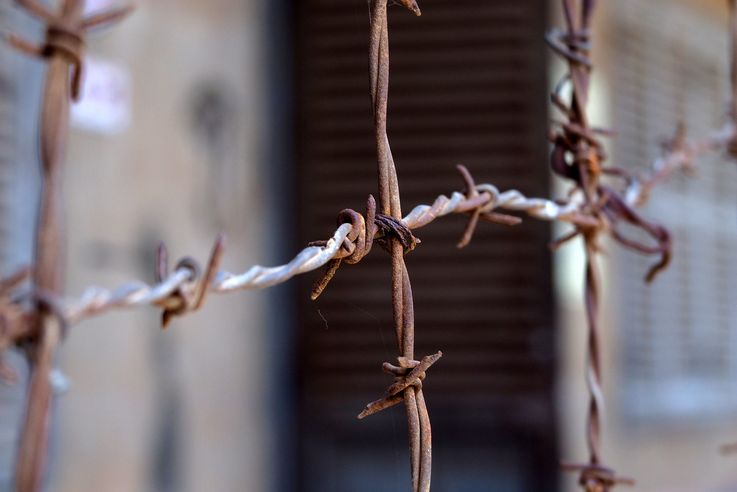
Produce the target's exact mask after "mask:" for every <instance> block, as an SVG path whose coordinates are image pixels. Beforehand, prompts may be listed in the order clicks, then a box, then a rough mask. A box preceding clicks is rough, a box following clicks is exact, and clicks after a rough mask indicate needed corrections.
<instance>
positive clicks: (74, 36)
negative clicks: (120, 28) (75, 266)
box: [6, 0, 130, 492]
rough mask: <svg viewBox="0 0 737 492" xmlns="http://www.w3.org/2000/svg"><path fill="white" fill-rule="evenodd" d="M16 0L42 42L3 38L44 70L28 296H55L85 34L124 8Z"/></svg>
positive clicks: (41, 327)
mask: <svg viewBox="0 0 737 492" xmlns="http://www.w3.org/2000/svg"><path fill="white" fill-rule="evenodd" d="M16 1H17V3H18V4H19V5H20V6H22V7H24V8H25V9H26V10H27V11H28V12H29V13H30V14H32V15H34V16H35V17H37V18H38V19H40V20H41V21H42V22H44V23H45V24H46V36H45V40H44V42H43V44H41V45H36V44H34V43H31V42H28V41H26V40H24V39H23V38H21V37H19V36H16V35H12V34H11V35H8V36H7V37H6V39H7V41H8V43H9V44H10V45H12V46H14V47H15V48H17V49H18V50H19V51H21V52H23V53H26V54H30V55H33V56H37V57H39V58H42V59H43V60H45V61H46V63H47V65H48V69H47V72H46V85H45V87H44V97H43V106H42V113H41V122H40V135H39V140H40V147H41V152H40V157H41V169H42V180H43V181H42V193H41V203H40V206H39V218H38V223H37V226H36V254H35V259H34V262H35V265H34V289H36V290H37V291H40V292H43V293H48V294H54V293H58V292H59V291H60V290H61V285H62V267H61V264H62V261H61V251H62V248H61V246H62V244H63V228H62V217H61V203H60V202H61V197H60V195H61V180H62V176H63V163H64V154H65V152H64V151H65V145H66V142H67V136H68V132H69V103H70V99H77V98H79V95H80V88H81V81H82V69H83V57H84V35H85V32H86V31H87V30H88V29H90V28H93V27H97V26H102V25H106V24H110V23H112V22H114V21H116V20H118V19H120V18H122V17H124V16H125V14H127V13H128V12H130V8H125V9H119V10H113V11H109V12H104V13H102V14H99V15H95V16H93V17H88V18H85V17H84V16H83V10H84V0H64V1H63V2H61V5H60V7H59V10H58V11H56V12H55V11H52V10H49V9H48V8H47V7H46V6H45V5H43V4H41V3H39V2H37V1H36V0H16ZM38 299H40V297H38ZM48 306H49V305H48V304H47V303H44V302H40V301H39V302H37V303H36V312H37V316H36V323H35V327H34V329H35V331H36V335H35V336H36V337H37V341H36V342H35V343H34V344H33V345H31V346H30V347H29V348H28V353H29V360H30V362H31V371H32V372H31V380H30V385H29V391H28V399H27V404H26V413H25V421H24V423H23V431H22V433H21V443H20V447H19V450H18V458H17V463H16V488H17V490H19V491H22V492H34V491H37V490H40V488H41V486H42V483H41V482H42V477H43V470H44V468H45V461H46V455H47V448H48V429H49V425H50V422H49V411H50V405H51V398H52V394H51V387H50V382H49V375H50V374H51V371H52V369H53V359H54V353H55V351H56V347H57V345H58V343H59V340H60V338H61V336H62V331H63V328H64V323H62V322H60V317H59V316H58V315H56V314H55V313H54V312H51V311H50V310H49V307H48Z"/></svg>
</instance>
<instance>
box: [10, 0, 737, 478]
mask: <svg viewBox="0 0 737 492" xmlns="http://www.w3.org/2000/svg"><path fill="white" fill-rule="evenodd" d="M16 1H17V3H19V4H20V5H21V6H23V7H25V8H26V10H28V11H29V12H30V13H32V14H33V15H35V16H36V17H38V18H39V19H41V20H43V21H44V22H45V23H46V24H47V31H46V38H45V41H44V42H43V44H41V45H40V46H36V45H34V44H33V43H29V42H27V41H25V40H23V39H22V38H19V37H17V36H15V35H5V39H6V40H7V42H8V43H9V44H11V45H12V46H14V47H16V48H17V49H19V50H20V51H22V52H24V53H26V54H31V55H34V56H37V57H40V58H43V59H45V60H47V61H48V63H49V71H48V74H47V84H46V88H45V91H44V106H43V114H42V120H41V149H42V152H41V154H42V165H43V169H44V193H43V195H42V205H41V211H42V212H41V219H40V221H39V225H38V231H37V235H38V238H37V253H36V264H35V265H34V271H33V276H34V282H33V286H32V292H31V294H30V296H29V295H22V292H21V290H22V289H21V284H22V283H23V282H25V280H26V279H27V278H28V277H29V276H30V275H31V273H30V270H24V271H22V272H18V273H17V274H14V275H12V276H10V277H8V278H7V279H6V280H4V281H2V282H0V355H2V350H3V349H5V348H7V347H9V346H11V345H13V344H18V343H19V342H22V341H25V340H32V341H33V343H32V344H29V345H28V349H29V354H30V356H31V360H32V361H34V372H33V374H34V375H33V378H32V383H31V389H30V391H29V405H28V412H27V418H26V422H25V424H24V431H23V437H22V444H21V448H20V451H19V458H18V468H17V476H18V487H19V490H23V491H29V492H30V491H35V490H38V488H39V486H40V477H41V472H42V470H43V466H44V465H43V462H44V459H45V455H46V439H47V432H48V430H47V428H48V425H47V420H48V408H49V402H50V398H51V397H50V392H49V388H48V375H49V373H50V372H51V361H52V358H53V354H54V352H55V348H56V345H57V344H58V341H59V340H60V338H61V337H62V335H63V329H64V327H66V326H69V325H73V324H75V323H78V322H80V321H82V320H83V319H86V318H88V317H91V316H95V315H99V314H102V313H105V312H107V311H110V310H112V309H117V308H125V307H134V306H142V305H151V306H155V307H158V308H160V309H162V310H163V313H162V325H164V326H166V325H167V324H168V323H169V322H170V321H171V319H173V318H174V317H176V316H183V315H186V314H187V313H191V312H193V311H196V310H198V309H200V308H201V307H202V306H203V305H204V303H205V301H206V298H207V296H208V295H209V294H216V293H226V292H232V291H236V290H245V289H262V288H267V287H271V286H273V285H277V284H279V283H282V282H285V281H287V280H289V279H290V278H292V277H293V276H295V275H299V274H302V273H306V272H310V271H314V270H317V269H319V268H321V267H326V270H325V272H324V274H323V275H322V276H321V278H320V279H319V280H318V281H317V283H316V286H315V289H314V290H313V292H312V298H313V299H315V298H317V297H318V296H319V295H320V294H321V293H322V292H323V290H324V289H325V288H326V287H327V286H328V284H329V282H330V280H331V279H332V278H333V276H334V275H335V274H336V273H337V272H338V270H339V268H340V266H341V265H342V263H346V264H355V263H358V262H359V261H361V260H362V259H363V258H364V257H365V256H366V255H367V254H369V252H370V251H371V249H372V245H373V243H374V241H376V242H377V243H378V244H379V245H381V246H382V247H383V248H384V249H386V250H387V251H388V252H389V253H390V255H391V258H392V304H393V312H394V327H395V331H396V336H397V344H398V348H399V353H400V355H399V356H398V358H397V364H391V363H388V362H385V363H384V364H383V366H382V367H383V370H384V372H386V373H388V374H390V375H392V376H393V377H394V378H395V381H394V383H393V384H392V385H391V386H390V387H389V388H388V390H387V391H386V395H385V396H384V397H383V398H381V399H379V400H376V401H374V402H371V403H369V404H368V405H367V406H366V408H365V409H364V410H363V411H362V412H361V414H360V415H359V418H365V417H367V416H369V415H373V414H375V413H377V412H379V411H381V410H384V409H386V408H389V407H391V406H393V405H396V404H398V403H401V402H404V403H405V407H406V411H407V418H408V424H409V425H408V428H409V440H410V461H411V473H412V487H413V491H414V492H419V491H422V492H427V491H429V490H430V483H431V463H432V457H431V448H432V443H431V426H430V418H429V414H428V411H427V406H426V403H425V399H424V394H423V391H422V389H423V381H424V380H425V378H426V373H427V370H428V369H429V368H430V367H431V366H432V365H433V364H435V363H436V362H437V361H438V360H439V359H440V358H441V357H442V352H437V353H436V354H434V355H430V356H425V357H422V358H421V359H420V360H415V354H414V337H415V327H414V311H413V302H412V287H411V282H410V277H409V274H408V272H407V268H406V265H405V264H404V255H405V254H406V253H407V252H409V251H411V250H412V249H413V248H414V247H415V245H416V244H417V243H418V242H419V240H417V238H415V237H414V235H413V233H412V230H414V229H418V228H421V227H424V226H426V225H428V224H430V223H431V222H433V221H434V220H436V219H437V218H439V217H443V216H446V215H449V214H466V215H468V216H469V221H468V224H467V226H466V229H465V231H464V233H463V235H462V237H461V239H460V241H459V243H458V247H464V246H465V245H467V244H468V243H469V242H470V241H471V239H472V237H473V234H474V231H475V228H476V227H477V224H478V222H479V221H480V220H485V221H489V222H494V223H499V224H505V225H514V224H517V223H518V222H519V221H520V220H521V219H520V218H519V217H516V216H512V215H508V214H506V213H499V211H506V212H518V213H524V214H526V215H528V216H530V217H533V218H537V219H541V220H547V221H553V220H560V221H564V222H568V223H570V224H572V225H573V226H574V231H573V232H572V233H571V234H569V235H567V236H565V237H563V238H562V239H561V240H559V241H557V242H556V243H555V245H556V246H558V245H560V244H563V243H564V242H566V241H568V240H570V239H573V238H574V237H578V236H581V237H582V238H583V239H584V244H585V249H586V258H587V260H586V279H585V292H586V310H587V322H588V326H589V354H588V363H587V384H588V387H589V393H590V404H589V416H588V423H587V436H588V445H589V454H590V460H589V462H588V463H586V464H581V465H579V464H569V465H565V468H566V469H571V470H575V471H578V472H580V474H581V478H580V481H581V484H582V486H583V487H584V488H585V489H586V490H587V491H588V492H594V491H596V492H603V491H608V490H610V489H611V487H613V486H614V485H616V484H619V483H624V484H626V483H631V481H630V480H629V479H622V478H619V477H617V476H616V474H615V473H614V472H613V471H612V470H611V469H609V468H607V467H605V466H604V465H603V464H602V461H603V460H602V457H601V422H600V420H601V416H600V415H601V411H602V409H603V407H604V397H603V393H602V390H601V367H600V356H599V351H600V345H599V335H598V325H597V314H598V285H599V282H598V279H597V270H596V265H595V259H596V257H597V255H598V251H599V247H598V238H599V237H600V236H601V235H602V234H603V233H605V232H606V233H609V234H610V235H611V237H612V238H613V239H614V240H615V241H617V242H619V243H621V244H623V245H624V246H625V247H628V248H630V249H634V250H636V251H639V252H642V253H645V254H657V255H660V260H659V261H658V262H657V263H656V264H655V265H654V266H653V267H652V269H651V270H650V272H649V273H648V276H647V278H648V280H651V279H652V278H653V277H654V275H655V274H656V273H657V272H658V271H660V270H661V269H662V268H664V267H665V266H666V265H667V263H668V260H669V258H670V236H669V234H668V232H667V231H666V230H665V229H664V228H663V227H661V226H659V225H658V224H655V223H652V222H650V221H648V220H646V219H644V218H642V217H641V216H640V215H639V214H637V213H636V212H635V210H634V208H635V207H636V206H639V205H642V204H643V203H644V202H645V201H646V200H647V199H648V197H649V195H650V192H651V190H652V189H653V188H654V187H655V186H656V185H657V184H659V183H661V182H663V181H665V180H666V179H667V178H668V177H669V176H670V175H671V174H672V173H673V172H675V171H677V170H678V169H686V168H688V166H689V165H690V163H691V162H692V161H693V159H695V158H696V157H697V156H698V155H700V154H702V153H704V152H707V151H710V150H716V149H719V148H722V147H728V148H731V149H734V148H737V146H736V145H734V142H735V140H736V137H735V134H736V131H735V124H734V119H733V120H732V121H730V122H729V123H728V124H726V125H725V126H724V127H723V128H722V129H720V130H719V131H718V132H716V133H715V134H714V135H710V136H708V137H707V138H705V139H703V140H700V141H687V140H686V139H685V133H683V131H681V132H680V133H678V134H677V136H676V137H675V138H674V139H673V140H672V141H671V145H670V146H668V148H666V149H665V152H664V154H663V155H662V156H661V157H660V158H659V159H657V160H656V161H655V162H654V163H653V166H652V171H651V172H650V173H649V174H645V175H641V176H635V175H631V174H629V173H627V172H625V171H623V170H622V169H618V168H611V167H606V168H605V167H603V165H602V164H603V162H604V161H605V160H606V155H605V153H604V151H603V146H602V144H601V142H600V140H599V139H600V137H601V136H603V135H606V134H607V132H606V131H603V130H599V129H596V128H593V127H591V126H590V125H589V122H588V118H587V114H586V103H587V100H588V91H589V84H590V79H589V77H590V71H591V68H592V64H591V61H590V59H589V51H590V46H589V37H590V33H589V26H590V19H591V14H592V12H593V9H594V6H595V1H594V0H579V2H580V9H579V10H580V11H579V12H577V11H576V9H574V6H573V0H562V3H563V9H564V14H565V22H566V30H564V31H561V30H552V31H551V32H550V33H549V34H548V36H547V40H548V43H549V44H550V46H551V47H552V49H553V50H554V51H555V52H556V53H558V54H559V55H561V56H563V57H564V58H565V59H566V60H567V62H568V64H569V74H568V76H567V77H566V78H564V79H563V81H562V82H561V84H559V85H558V87H557V88H556V89H555V91H554V92H553V94H552V103H553V105H554V106H556V107H557V108H558V109H559V110H561V111H562V112H563V114H564V115H565V116H566V117H567V121H565V122H563V123H560V124H559V125H560V128H559V129H558V130H557V131H556V132H554V133H553V135H552V141H553V152H552V154H551V160H550V164H551V167H552V169H553V171H554V172H555V173H557V174H559V175H561V176H563V177H565V178H568V179H569V180H571V181H572V182H573V184H574V187H573V189H572V191H571V193H569V195H568V196H567V197H566V198H565V199H564V200H560V201H553V200H547V199H542V198H528V197H526V196H524V195H523V194H522V193H520V192H519V191H517V190H509V191H504V192H500V191H499V190H498V189H497V188H496V187H495V186H493V185H492V184H476V183H475V181H474V179H473V177H472V175H471V173H470V172H469V171H468V170H467V169H466V168H465V167H463V166H458V169H459V172H460V173H461V176H462V178H463V181H464V184H465V190H464V192H463V193H460V192H453V193H452V194H451V195H450V197H447V196H445V195H440V196H438V197H437V198H436V199H435V200H434V202H433V203H432V205H419V206H417V207H415V208H414V209H412V211H410V212H409V214H407V215H406V216H405V217H404V218H402V213H401V204H400V195H399V186H398V182H397V176H396V168H395V165H394V160H393V156H392V153H391V148H390V145H389V139H388V135H387V131H386V119H387V101H388V80H389V79H388V77H389V41H388V23H387V7H388V0H371V1H370V2H369V8H370V33H371V34H370V52H369V61H370V64H369V65H370V72H369V80H370V92H371V97H372V101H373V109H374V123H375V128H376V134H375V135H376V145H377V161H378V170H379V173H378V174H379V198H380V207H379V208H380V210H379V211H377V205H376V202H375V201H374V199H373V197H369V199H368V203H367V210H366V213H365V214H360V213H358V212H356V211H354V210H350V209H347V210H344V211H342V212H341V213H340V214H339V216H338V224H339V225H338V228H337V229H336V231H335V232H334V234H333V236H332V237H331V238H330V239H328V240H325V241H316V242H314V243H310V245H308V247H307V248H305V249H303V250H302V251H301V252H299V253H298V254H297V255H296V256H295V257H294V258H293V259H292V260H291V261H289V262H288V263H287V264H285V265H281V266H274V267H263V266H260V265H256V266H253V267H251V268H249V269H247V270H246V271H245V272H243V273H241V274H234V273H230V272H228V271H224V270H219V266H220V264H221V263H222V260H223V256H224V251H225V248H224V239H223V238H222V237H218V238H217V240H216V241H215V244H214V246H213V249H212V252H211V254H210V258H209V260H208V263H207V265H206V268H204V269H202V268H201V267H200V265H199V263H198V262H197V261H195V260H194V259H192V258H189V257H187V258H184V259H182V260H180V261H179V262H177V263H176V265H175V267H174V271H173V272H171V273H170V272H169V268H168V267H169V265H168V251H167V249H166V247H165V246H164V245H162V246H161V247H160V248H159V250H158V251H157V255H156V268H155V274H156V275H155V276H156V283H154V284H153V285H148V284H146V283H144V282H140V281H136V280H134V281H131V282H127V283H124V284H122V285H121V286H119V287H117V288H115V289H113V290H108V289H105V288H100V287H91V288H88V289H86V290H85V291H84V292H83V294H82V295H81V297H79V298H78V299H64V298H63V297H62V296H61V295H60V294H59V284H60V280H59V279H60V268H59V264H60V263H59V261H58V260H59V258H58V255H59V238H60V236H61V228H60V226H59V224H60V220H59V218H58V216H57V215H58V204H57V202H58V200H59V198H58V194H59V186H60V184H59V179H60V175H61V164H62V161H63V149H62V147H63V144H64V142H65V141H66V135H67V131H68V109H69V108H68V106H69V99H70V97H71V98H77V97H78V96H79V92H80V80H81V72H82V69H83V66H82V64H83V50H84V34H85V32H86V31H87V30H89V29H91V28H93V27H97V26H100V25H104V24H108V23H110V22H112V21H116V20H118V19H120V18H122V17H124V16H125V15H126V14H127V13H128V12H130V10H131V8H130V7H126V8H122V9H117V10H114V11H110V12H104V13H101V14H99V15H95V16H92V17H89V18H82V14H81V12H82V8H83V4H84V0H64V2H63V3H62V7H61V11H60V13H58V14H57V13H54V12H52V11H50V10H48V9H47V8H46V7H45V6H43V5H41V4H39V3H36V1H35V0H16ZM400 1H401V4H402V5H403V6H404V7H406V8H408V9H409V10H410V11H411V12H413V13H414V14H416V15H420V9H419V6H418V5H417V3H416V2H415V1H414V0H400ZM733 36H734V30H733ZM733 39H734V37H733ZM735 72H736V71H735V70H734V67H733V78H734V77H735V76H734V74H735ZM566 84H570V85H571V86H572V87H573V91H572V96H571V99H570V101H569V102H566V101H565V100H564V98H563V97H562V88H563V87H564V85H566ZM735 100H737V99H735ZM733 115H737V110H733ZM730 146H731V147H730ZM602 177H611V178H618V179H620V180H622V182H623V183H624V187H623V189H621V190H620V189H615V188H612V187H608V186H605V185H604V184H602V183H601V178H602ZM622 222H624V223H628V224H630V225H634V226H636V227H639V228H640V229H641V230H643V231H645V232H646V233H647V234H648V235H649V236H650V237H651V238H652V239H653V244H644V243H641V242H638V241H635V240H632V239H630V238H627V237H625V236H624V235H623V234H622V233H621V232H620V230H619V229H618V225H619V224H620V223H622ZM0 370H2V364H1V361H0ZM0 375H2V374H0ZM6 376H8V377H10V375H6Z"/></svg>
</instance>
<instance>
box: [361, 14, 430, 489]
mask: <svg viewBox="0 0 737 492" xmlns="http://www.w3.org/2000/svg"><path fill="white" fill-rule="evenodd" d="M387 2H388V0H374V1H372V2H371V3H370V9H371V12H370V19H371V23H370V41H369V83H370V91H371V99H372V102H373V109H374V128H375V137H376V153H377V164H378V176H379V182H378V185H379V210H380V212H381V215H382V216H386V217H390V218H392V219H393V220H394V221H395V224H397V225H399V224H401V220H402V208H401V200H400V196H399V183H398V179H397V171H396V166H395V165H394V158H393V156H392V152H391V147H390V145H389V138H388V135H387V106H388V97H389V29H388V23H387ZM402 3H403V5H404V6H405V7H407V8H408V9H409V10H410V11H412V12H414V13H415V14H416V15H420V9H419V7H418V5H417V4H416V3H415V2H414V1H412V0H405V1H403V2H402ZM410 235H411V233H410ZM387 245H388V250H389V252H390V254H391V262H392V308H393V317H394V328H395V332H396V337H397V345H398V348H399V352H400V354H401V355H400V357H399V368H397V369H400V370H399V373H398V374H397V375H398V376H399V375H400V374H402V375H404V374H405V372H406V371H407V370H410V369H414V368H416V367H413V366H416V365H417V364H418V363H417V362H416V361H415V360H414V358H415V353H414V346H415V326H414V323H415V320H414V303H413V299H412V284H411V281H410V277H409V273H408V271H407V266H406V264H405V261H404V253H405V245H404V244H403V243H402V241H400V239H399V238H397V237H394V236H391V235H390V236H389V239H388V241H387ZM402 370H403V371H402ZM410 374H411V372H410ZM423 376H424V374H423ZM401 395H402V397H403V400H404V405H405V409H406V412H407V427H408V432H409V448H410V464H411V472H412V490H413V491H415V492H429V490H430V481H431V466H432V431H431V426H430V416H429V414H428V411H427V405H426V403H425V397H424V395H423V392H422V383H421V381H420V379H419V378H418V379H417V380H416V381H415V382H414V383H412V384H409V385H407V386H406V387H405V388H404V389H403V391H402V392H401ZM393 396H395V397H396V396H397V394H395V395H393ZM395 400H396V398H395Z"/></svg>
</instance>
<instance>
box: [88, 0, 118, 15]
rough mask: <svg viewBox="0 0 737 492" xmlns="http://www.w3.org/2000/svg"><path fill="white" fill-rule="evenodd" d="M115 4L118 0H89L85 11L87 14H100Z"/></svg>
mask: <svg viewBox="0 0 737 492" xmlns="http://www.w3.org/2000/svg"><path fill="white" fill-rule="evenodd" d="M115 4H116V2H113V1H112V0H87V1H86V2H85V4H84V13H85V15H89V14H98V13H100V12H101V11H103V10H107V9H109V8H110V7H112V6H113V5H115Z"/></svg>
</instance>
